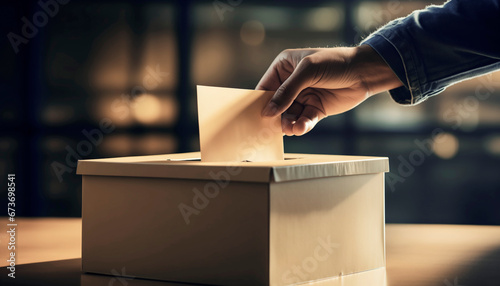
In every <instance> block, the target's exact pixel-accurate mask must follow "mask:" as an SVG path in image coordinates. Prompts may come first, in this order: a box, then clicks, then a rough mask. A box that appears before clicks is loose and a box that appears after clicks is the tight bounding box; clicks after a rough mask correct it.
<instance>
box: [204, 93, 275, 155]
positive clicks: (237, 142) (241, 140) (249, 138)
mask: <svg viewBox="0 0 500 286" xmlns="http://www.w3.org/2000/svg"><path fill="white" fill-rule="evenodd" d="M197 89H198V90H197V93H198V123H199V128H200V149H201V161H204V162H221V161H233V162H241V161H251V162H257V161H274V160H283V133H282V131H281V118H280V116H275V117H272V118H270V117H262V116H261V113H262V109H264V106H265V105H266V104H267V103H268V102H269V100H270V99H271V97H272V96H273V94H274V91H262V90H248V89H236V88H223V87H211V86H200V85H198V86H197Z"/></svg>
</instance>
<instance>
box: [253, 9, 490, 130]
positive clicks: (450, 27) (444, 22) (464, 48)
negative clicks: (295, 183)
mask: <svg viewBox="0 0 500 286" xmlns="http://www.w3.org/2000/svg"><path fill="white" fill-rule="evenodd" d="M499 3H500V0H482V1H466V0H452V1H449V2H447V3H446V4H445V5H443V6H431V7H428V8H427V9H424V10H420V11H416V12H413V13H412V14H411V15H409V16H408V17H405V18H401V19H397V20H394V21H392V22H390V23H388V24H387V25H386V26H384V27H383V28H381V29H380V30H378V31H376V32H375V33H373V34H372V35H370V36H369V37H368V38H367V39H366V40H365V41H363V42H362V43H361V45H360V46H359V47H356V48H332V49H306V50H287V51H284V52H282V53H281V54H280V55H279V56H278V57H277V58H276V59H275V60H274V62H273V63H272V64H271V66H270V67H269V69H268V70H267V72H266V73H265V74H264V76H263V77H262V79H261V80H260V82H259V84H258V85H257V87H256V88H257V89H265V90H276V93H275V95H274V96H273V98H272V99H271V102H270V103H269V105H268V106H267V107H266V108H265V109H264V111H263V115H264V116H276V115H279V114H282V113H283V115H282V127H283V131H284V133H285V134H287V135H302V134H304V133H306V132H308V131H309V130H311V129H312V128H313V127H314V125H315V124H316V123H317V122H318V121H319V120H321V119H322V118H324V117H326V116H329V115H334V114H338V113H342V112H345V111H348V110H350V109H352V108H353V107H355V106H357V105H358V104H360V103H361V102H363V101H364V100H366V98H368V97H369V96H371V95H373V94H376V93H379V92H382V91H386V90H390V93H391V96H392V97H393V98H394V99H395V100H396V101H397V102H399V103H402V104H416V103H419V102H422V101H423V100H425V99H427V98H428V97H430V96H432V95H435V94H437V93H439V92H441V91H443V90H444V88H445V87H446V86H448V85H450V84H453V83H455V82H458V81H461V80H463V79H466V78H470V77H474V76H477V75H481V74H484V73H487V72H491V71H493V70H496V69H498V68H500V49H498V44H497V42H498V41H499V40H500V37H499V36H498V33H497V32H496V31H497V30H498V28H499V27H500V7H499V6H500V4H499ZM367 46H369V47H367ZM370 47H371V48H370Z"/></svg>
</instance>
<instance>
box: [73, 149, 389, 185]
mask: <svg viewBox="0 0 500 286" xmlns="http://www.w3.org/2000/svg"><path fill="white" fill-rule="evenodd" d="M388 171H389V159H388V158H387V157H365V156H341V155H316V154H314V155H313V154H285V160H280V161H269V162H201V161H200V152H192V153H178V154H165V155H151V156H132V157H119V158H108V159H91V160H79V161H78V167H77V174H80V175H93V176H123V177H148V178H175V179H200V180H214V179H216V178H217V177H218V176H219V174H220V172H226V174H228V175H229V176H230V180H233V181H243V182H285V181H293V180H304V179H313V178H323V177H336V176H349V175H360V174H372V173H381V172H388Z"/></svg>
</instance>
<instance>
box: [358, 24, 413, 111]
mask: <svg viewBox="0 0 500 286" xmlns="http://www.w3.org/2000/svg"><path fill="white" fill-rule="evenodd" d="M360 45H369V46H370V47H372V48H373V49H374V50H375V51H376V52H377V53H378V54H379V55H380V56H381V57H382V59H384V61H385V62H386V63H387V65H389V67H390V68H391V69H392V71H393V72H394V73H395V74H396V76H397V77H398V78H399V80H400V81H401V82H402V83H403V86H401V87H398V88H396V89H392V90H390V91H389V93H390V95H391V97H392V98H393V99H394V101H396V102H397V103H399V104H405V105H412V104H415V102H414V101H413V96H412V92H411V90H410V89H409V86H410V83H409V82H408V79H407V76H406V72H405V67H404V63H403V60H402V59H401V56H400V54H399V52H398V50H397V49H396V48H395V47H394V46H393V45H392V43H391V42H389V41H388V40H387V39H385V38H384V37H382V36H380V35H377V34H372V35H371V36H370V37H368V38H367V39H365V40H364V41H362V42H361V43H360Z"/></svg>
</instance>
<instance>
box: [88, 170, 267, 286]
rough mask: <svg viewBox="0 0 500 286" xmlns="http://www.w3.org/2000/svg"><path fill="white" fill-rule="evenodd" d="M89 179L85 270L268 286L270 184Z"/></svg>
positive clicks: (173, 279) (154, 179) (154, 277)
mask: <svg viewBox="0 0 500 286" xmlns="http://www.w3.org/2000/svg"><path fill="white" fill-rule="evenodd" d="M84 180H85V184H84V189H83V206H82V217H83V223H82V227H83V232H82V233H83V238H82V268H83V271H85V272H93V273H102V274H112V275H115V274H116V273H120V274H125V275H130V276H135V277H140V278H152V279H160V280H169V281H180V282H192V283H203V284H217V285H268V284H269V253H268V250H269V199H268V198H269V197H268V185H267V184H258V183H237V182H227V181H225V182H224V181H218V182H216V181H201V180H176V179H157V178H127V177H100V176H85V178H84Z"/></svg>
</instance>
